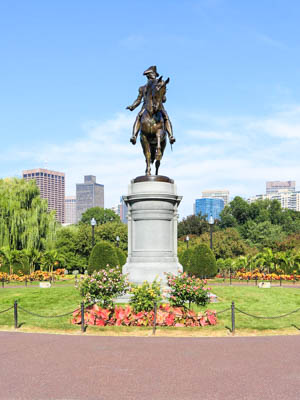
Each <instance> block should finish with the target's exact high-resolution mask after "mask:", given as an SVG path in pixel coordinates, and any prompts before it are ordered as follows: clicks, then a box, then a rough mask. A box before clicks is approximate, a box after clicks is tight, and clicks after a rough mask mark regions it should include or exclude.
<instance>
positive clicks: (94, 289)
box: [78, 267, 128, 308]
mask: <svg viewBox="0 0 300 400" xmlns="http://www.w3.org/2000/svg"><path fill="white" fill-rule="evenodd" d="M78 289H79V291H80V294H81V296H82V297H83V300H84V303H85V304H93V303H98V304H99V305H100V306H101V307H104V308H110V307H113V305H114V303H113V299H114V298H116V297H118V296H121V295H123V294H124V293H126V291H127V289H128V281H127V277H126V276H125V275H123V274H122V270H121V268H120V267H115V268H108V269H102V270H101V271H98V272H96V271H95V272H93V273H92V275H91V276H81V278H80V281H79V284H78Z"/></svg>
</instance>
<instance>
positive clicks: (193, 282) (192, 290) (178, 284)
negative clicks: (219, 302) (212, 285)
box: [166, 272, 209, 308]
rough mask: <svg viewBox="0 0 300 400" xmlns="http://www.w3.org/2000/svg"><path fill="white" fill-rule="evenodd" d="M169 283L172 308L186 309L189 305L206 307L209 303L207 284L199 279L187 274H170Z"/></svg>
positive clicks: (168, 275)
mask: <svg viewBox="0 0 300 400" xmlns="http://www.w3.org/2000/svg"><path fill="white" fill-rule="evenodd" d="M166 275H167V282H168V286H169V288H170V304H171V305H172V306H178V307H185V305H186V303H189V308H190V306H191V304H192V303H194V304H196V305H198V306H200V305H201V306H205V304H206V303H208V301H209V297H208V292H207V289H205V288H204V284H205V282H204V281H202V280H201V279H199V278H195V277H194V276H193V277H190V276H188V274H187V273H186V272H184V273H179V274H178V275H175V274H171V273H168V274H166Z"/></svg>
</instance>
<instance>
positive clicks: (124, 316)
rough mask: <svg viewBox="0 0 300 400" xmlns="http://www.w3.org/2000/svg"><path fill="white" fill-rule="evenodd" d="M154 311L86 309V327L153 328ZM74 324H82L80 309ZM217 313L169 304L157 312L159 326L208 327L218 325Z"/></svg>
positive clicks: (118, 308)
mask: <svg viewBox="0 0 300 400" xmlns="http://www.w3.org/2000/svg"><path fill="white" fill-rule="evenodd" d="M153 321H154V311H149V312H146V311H141V312H138V313H137V314H135V313H134V311H133V309H132V308H131V306H127V307H125V308H123V307H121V306H115V307H114V308H111V309H105V308H100V307H99V306H98V305H97V304H94V305H91V306H89V307H86V308H85V312H84V322H85V324H86V325H96V326H153ZM71 322H72V323H73V324H80V323H81V312H80V309H78V310H76V311H74V313H73V319H72V321H71ZM216 324H217V316H216V312H215V311H211V310H206V311H205V312H194V311H191V310H188V309H186V308H184V307H172V306H170V305H169V304H163V305H161V306H160V307H159V308H158V310H157V315H156V325H157V326H175V327H185V326H206V325H216Z"/></svg>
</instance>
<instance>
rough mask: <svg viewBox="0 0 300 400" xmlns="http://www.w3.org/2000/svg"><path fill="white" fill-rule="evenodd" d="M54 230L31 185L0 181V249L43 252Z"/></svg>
mask: <svg viewBox="0 0 300 400" xmlns="http://www.w3.org/2000/svg"><path fill="white" fill-rule="evenodd" d="M56 226H57V222H56V220H55V212H49V211H48V205H47V201H46V200H44V199H41V198H40V192H39V189H38V187H37V186H36V183H35V181H33V180H32V181H25V180H23V179H16V178H13V179H0V248H1V247H6V248H9V249H11V250H23V249H36V250H39V251H43V250H45V249H47V247H48V246H49V245H50V244H51V243H52V242H53V240H54V238H55V233H56Z"/></svg>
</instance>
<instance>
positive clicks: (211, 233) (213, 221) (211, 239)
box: [208, 215, 215, 250]
mask: <svg viewBox="0 0 300 400" xmlns="http://www.w3.org/2000/svg"><path fill="white" fill-rule="evenodd" d="M208 223H209V231H210V248H211V250H212V248H213V226H214V223H215V220H214V218H213V216H212V215H211V216H210V217H209V220H208Z"/></svg>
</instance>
